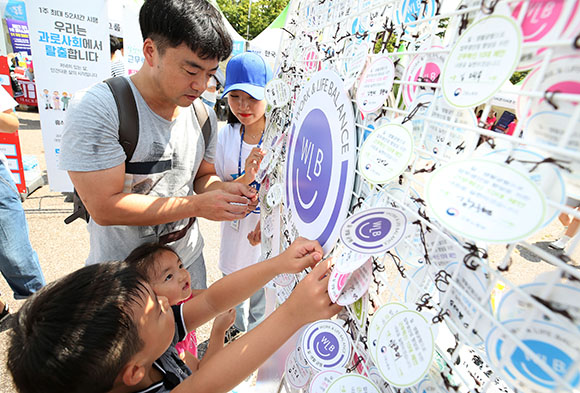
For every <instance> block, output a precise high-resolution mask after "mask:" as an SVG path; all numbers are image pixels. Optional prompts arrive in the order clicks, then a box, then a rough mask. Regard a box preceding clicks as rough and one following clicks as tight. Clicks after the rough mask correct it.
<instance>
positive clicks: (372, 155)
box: [358, 124, 413, 184]
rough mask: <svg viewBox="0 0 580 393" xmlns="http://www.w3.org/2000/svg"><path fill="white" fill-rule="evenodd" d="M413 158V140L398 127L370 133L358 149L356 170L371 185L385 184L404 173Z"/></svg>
mask: <svg viewBox="0 0 580 393" xmlns="http://www.w3.org/2000/svg"><path fill="white" fill-rule="evenodd" d="M412 155H413V137H412V136H411V133H410V132H409V130H408V129H407V128H406V127H404V126H402V125H400V124H386V125H384V126H381V127H380V128H378V129H376V130H375V131H373V132H372V133H371V134H370V135H369V136H368V138H367V139H366V141H365V142H364V143H363V145H362V146H361V149H360V154H359V158H358V160H359V161H358V169H359V171H360V172H361V173H362V175H363V176H364V178H365V179H367V180H368V181H369V182H370V183H373V184H383V183H388V182H389V181H391V180H392V179H394V178H396V177H397V176H399V175H400V174H401V173H403V172H404V171H405V169H407V166H408V165H409V162H410V161H411V157H412Z"/></svg>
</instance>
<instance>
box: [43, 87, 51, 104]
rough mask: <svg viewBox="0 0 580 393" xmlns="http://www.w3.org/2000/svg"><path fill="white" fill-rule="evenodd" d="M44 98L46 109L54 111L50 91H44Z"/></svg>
mask: <svg viewBox="0 0 580 393" xmlns="http://www.w3.org/2000/svg"><path fill="white" fill-rule="evenodd" d="M42 98H43V99H44V109H52V105H51V101H52V97H51V96H50V91H48V89H44V90H42Z"/></svg>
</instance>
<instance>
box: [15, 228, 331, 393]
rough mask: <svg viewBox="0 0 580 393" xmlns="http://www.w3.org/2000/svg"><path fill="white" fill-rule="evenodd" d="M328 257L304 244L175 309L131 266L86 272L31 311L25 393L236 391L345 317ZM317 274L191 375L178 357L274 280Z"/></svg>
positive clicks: (25, 326)
mask: <svg viewBox="0 0 580 393" xmlns="http://www.w3.org/2000/svg"><path fill="white" fill-rule="evenodd" d="M322 255H323V252H322V248H321V247H320V245H319V244H318V242H316V241H309V240H306V239H297V240H296V241H295V242H294V243H293V244H292V245H291V246H290V247H289V248H288V249H287V250H286V251H285V252H283V253H282V254H280V255H279V256H277V257H275V258H272V259H269V260H266V261H264V262H261V263H258V264H256V265H253V266H250V267H248V268H246V269H243V270H240V271H238V272H235V273H233V274H231V275H228V276H226V277H224V278H222V279H221V280H219V281H217V282H216V283H214V284H213V285H212V286H211V287H210V288H209V289H208V290H206V291H204V292H203V293H202V294H200V295H199V296H196V297H194V298H193V299H191V300H190V301H189V302H187V303H185V304H183V305H181V306H176V307H175V308H173V310H172V309H170V307H169V305H168V304H167V299H165V298H163V297H157V296H156V295H155V293H154V292H153V290H152V288H151V286H150V285H149V284H148V283H147V282H146V281H145V279H144V278H143V277H142V276H141V275H140V274H139V273H137V271H136V270H135V268H134V267H132V266H130V265H128V264H127V263H126V262H113V263H105V264H99V265H92V266H88V267H85V268H83V269H81V270H79V271H77V272H74V273H72V274H70V275H68V276H66V277H64V278H62V279H60V280H58V281H56V282H54V283H52V284H50V285H48V286H47V287H46V288H45V289H43V290H41V291H40V292H39V293H38V294H36V295H35V296H34V297H33V298H31V299H30V300H29V301H27V302H26V303H25V304H24V305H23V306H22V309H21V310H20V311H19V313H18V316H17V318H16V321H15V323H14V328H13V332H12V335H11V341H10V346H9V353H8V369H9V370H10V372H11V374H12V376H13V379H14V382H15V384H16V387H17V389H18V390H19V391H20V392H22V393H31V392H38V391H42V392H46V393H50V392H71V393H72V392H79V393H80V392H83V393H88V392H111V393H117V392H156V393H162V392H169V391H171V392H174V393H179V392H195V393H204V392H208V393H209V392H212V393H215V392H227V391H229V390H230V389H231V388H233V387H234V386H236V385H237V384H238V383H240V382H241V381H242V380H243V379H244V378H245V377H246V376H248V375H249V374H250V373H251V372H252V371H254V370H255V369H256V368H257V367H259V366H260V364H261V363H263V362H264V361H265V360H266V359H267V358H268V357H269V356H270V355H272V354H273V353H274V352H275V351H276V350H277V349H278V348H279V347H280V346H281V345H282V344H283V343H284V342H285V341H286V340H287V339H288V338H290V336H291V335H292V334H293V333H295V332H296V331H297V330H298V329H299V328H300V327H301V326H303V325H304V324H306V323H309V322H312V321H315V320H317V319H323V318H330V317H331V316H333V315H335V314H336V313H337V312H338V311H339V310H340V307H339V306H337V305H335V304H332V302H331V301H330V299H329V297H328V293H327V291H326V288H327V285H328V276H329V275H328V272H329V267H330V262H329V261H328V260H327V261H323V262H319V261H320V260H321V259H322ZM317 263H318V264H317ZM314 265H316V267H314V269H313V270H312V272H311V273H310V274H309V275H308V276H307V277H306V278H305V279H304V280H303V281H302V282H301V283H300V284H298V285H297V287H296V289H295V290H294V292H293V293H292V295H291V296H290V298H289V299H288V300H287V301H286V302H285V303H283V304H282V305H281V306H280V307H279V308H278V309H277V310H276V311H275V312H274V313H272V315H270V317H268V318H267V319H266V320H265V321H264V322H263V323H262V324H260V325H259V326H258V327H256V328H255V329H254V330H252V331H251V332H249V333H247V334H245V335H244V336H242V337H241V338H239V339H238V340H236V341H234V342H232V343H231V344H229V345H228V346H227V347H226V348H224V349H223V350H221V351H220V352H219V353H216V354H215V355H214V356H213V357H212V358H211V359H209V360H208V362H207V363H206V364H204V367H203V368H201V369H200V370H199V371H197V372H196V373H195V374H193V375H191V371H190V370H189V369H188V368H187V366H186V365H185V364H184V363H183V362H182V361H181V359H179V357H178V356H177V352H176V351H175V348H174V345H175V343H176V342H177V341H178V340H180V339H182V338H183V336H184V335H185V333H186V332H185V330H184V329H182V328H180V327H183V326H184V325H185V326H186V327H187V330H191V329H193V328H195V327H197V326H200V325H201V324H203V323H205V322H207V321H208V320H210V319H211V318H213V317H214V316H216V315H217V314H219V313H220V312H223V311H225V310H227V309H229V308H231V307H233V306H235V305H236V304H238V303H239V302H240V301H242V300H244V299H246V298H247V297H249V296H250V295H251V294H252V293H254V292H255V291H256V290H257V288H260V287H262V286H263V285H265V284H266V283H267V282H268V281H269V280H271V279H272V278H273V277H274V276H276V275H278V274H281V273H298V272H300V271H302V270H303V269H305V268H307V267H312V266H314ZM240 283H244V285H240Z"/></svg>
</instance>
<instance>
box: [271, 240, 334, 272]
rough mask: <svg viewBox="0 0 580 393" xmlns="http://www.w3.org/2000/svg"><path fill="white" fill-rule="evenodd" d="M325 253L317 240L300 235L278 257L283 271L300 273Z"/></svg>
mask: <svg viewBox="0 0 580 393" xmlns="http://www.w3.org/2000/svg"><path fill="white" fill-rule="evenodd" d="M323 255H324V252H323V251H322V247H321V246H320V244H319V243H318V242H317V241H316V240H308V239H305V238H303V237H299V238H297V239H296V240H294V241H293V242H292V244H291V245H290V247H288V248H287V249H286V251H284V252H283V253H282V254H280V255H279V256H278V257H276V258H279V262H278V263H280V264H281V266H280V269H281V270H282V272H283V273H299V272H301V271H302V270H304V269H306V268H307V267H312V266H314V265H316V263H318V262H319V261H320V260H321V259H322V256H323Z"/></svg>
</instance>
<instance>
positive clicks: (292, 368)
mask: <svg viewBox="0 0 580 393" xmlns="http://www.w3.org/2000/svg"><path fill="white" fill-rule="evenodd" d="M285 367H286V380H287V381H288V383H289V384H290V385H292V386H293V387H295V388H297V389H301V388H303V387H304V386H306V385H307V384H308V380H309V379H310V368H307V367H302V366H301V365H300V364H298V363H297V362H296V356H295V353H294V352H290V353H289V354H288V357H287V358H286V364H285Z"/></svg>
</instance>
